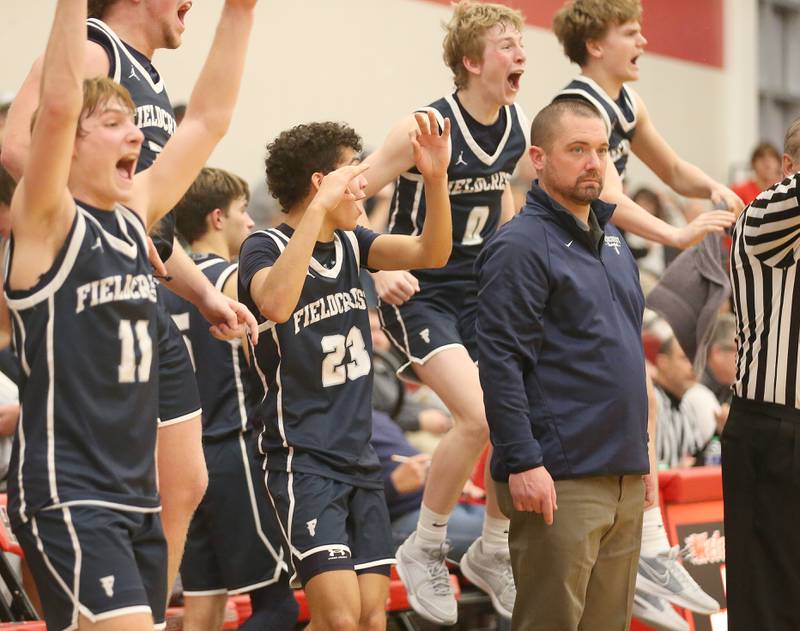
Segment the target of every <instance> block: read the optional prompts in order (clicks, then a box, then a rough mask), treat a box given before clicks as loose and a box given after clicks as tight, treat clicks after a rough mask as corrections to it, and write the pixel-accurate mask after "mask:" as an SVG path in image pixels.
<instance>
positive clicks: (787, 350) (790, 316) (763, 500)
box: [722, 119, 800, 631]
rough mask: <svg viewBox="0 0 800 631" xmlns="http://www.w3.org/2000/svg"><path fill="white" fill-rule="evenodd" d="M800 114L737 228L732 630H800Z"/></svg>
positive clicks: (726, 467)
mask: <svg viewBox="0 0 800 631" xmlns="http://www.w3.org/2000/svg"><path fill="white" fill-rule="evenodd" d="M798 170H800V119H797V120H796V121H795V122H794V123H792V125H791V127H790V128H789V131H788V132H787V133H786V139H785V142H784V155H783V174H784V176H785V179H784V180H783V181H782V182H780V183H778V184H776V185H775V186H773V187H771V188H769V189H767V190H766V191H764V192H763V193H761V194H760V195H759V196H758V197H757V198H756V199H755V200H754V201H753V202H752V203H751V204H750V205H749V206H747V208H745V210H744V212H743V213H742V215H741V216H740V217H739V219H738V221H737V223H736V226H735V228H734V231H733V246H732V250H731V269H730V276H731V284H732V286H733V303H734V309H735V313H736V324H737V337H736V343H737V351H738V352H737V362H738V363H737V374H736V382H735V383H734V385H733V388H734V398H733V402H732V404H731V411H730V416H729V417H728V422H727V424H726V426H725V430H724V432H723V434H722V479H723V490H724V497H725V541H726V563H727V596H728V629H729V630H730V631H745V630H746V631H752V630H753V629H768V630H769V631H783V630H786V631H789V630H796V629H800V606H798V596H799V595H800V530H798V528H800V370H799V369H798V359H799V353H798V343H799V342H800V270H798V260H800V182H798V179H800V173H798Z"/></svg>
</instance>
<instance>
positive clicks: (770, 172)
mask: <svg viewBox="0 0 800 631" xmlns="http://www.w3.org/2000/svg"><path fill="white" fill-rule="evenodd" d="M750 167H751V168H752V169H753V177H752V178H750V179H748V180H744V181H742V182H739V183H737V184H734V185H733V186H731V190H732V191H733V192H734V193H736V194H737V195H738V196H739V197H741V198H742V201H743V202H744V203H745V204H749V203H750V202H752V201H753V200H754V199H755V198H756V197H757V196H758V194H759V193H760V192H761V191H763V190H765V189H767V188H769V187H770V186H772V185H773V184H775V182H778V181H780V179H781V154H780V153H778V150H777V149H776V148H775V145H773V144H772V143H769V142H761V143H759V144H758V145H756V148H755V149H753V153H752V155H751V156H750Z"/></svg>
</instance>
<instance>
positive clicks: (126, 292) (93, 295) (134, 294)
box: [75, 274, 157, 313]
mask: <svg viewBox="0 0 800 631" xmlns="http://www.w3.org/2000/svg"><path fill="white" fill-rule="evenodd" d="M75 293H76V297H77V301H76V304H75V313H80V312H81V311H83V310H84V309H85V308H86V307H96V306H98V305H104V304H106V303H109V302H121V301H123V300H149V301H150V302H156V300H157V294H156V282H155V281H154V280H153V277H152V276H150V275H149V274H136V275H134V274H125V276H124V277H123V276H121V275H120V274H116V275H114V276H106V277H105V278H101V279H100V280H93V281H92V282H90V283H86V284H85V285H81V286H80V287H78V288H77V289H76V290H75ZM87 303H88V304H87Z"/></svg>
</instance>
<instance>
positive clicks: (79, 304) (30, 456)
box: [6, 204, 159, 523]
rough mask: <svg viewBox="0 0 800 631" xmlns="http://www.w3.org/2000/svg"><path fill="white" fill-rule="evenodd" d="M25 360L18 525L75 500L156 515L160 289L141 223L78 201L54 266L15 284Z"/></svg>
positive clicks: (13, 491)
mask: <svg viewBox="0 0 800 631" xmlns="http://www.w3.org/2000/svg"><path fill="white" fill-rule="evenodd" d="M9 250H10V254H9V263H8V266H7V271H6V299H7V301H8V308H9V310H10V312H11V321H12V329H13V337H12V340H13V344H14V350H15V351H16V353H17V356H18V357H19V360H20V365H21V367H22V374H21V379H20V403H21V411H20V422H19V426H18V430H17V434H16V436H15V439H14V445H13V449H12V455H11V464H10V470H9V481H8V488H9V513H10V514H11V517H12V520H15V522H16V523H21V522H24V521H26V520H27V519H28V518H29V517H30V516H31V515H33V514H35V513H36V512H37V511H39V510H42V509H48V508H55V507H60V506H64V505H72V504H95V505H104V506H110V507H112V508H117V509H119V510H134V511H140V512H141V511H157V510H159V508H158V506H159V500H158V494H157V490H156V476H155V461H154V453H155V444H156V417H157V400H158V383H157V376H156V375H157V373H156V367H157V365H158V361H157V360H156V358H154V357H153V346H154V341H157V340H158V335H157V330H156V329H157V327H156V285H155V281H154V280H153V277H152V274H151V267H150V263H149V262H148V260H147V245H146V242H145V230H144V226H143V225H142V222H141V221H140V219H139V218H138V216H136V215H135V214H134V213H132V212H131V211H129V210H127V209H126V208H123V207H122V206H117V207H116V208H115V209H114V210H113V211H102V210H97V209H94V208H90V207H88V206H83V205H81V204H77V212H76V215H75V220H74V222H73V225H72V228H71V230H70V233H69V235H68V237H67V239H66V241H65V243H64V246H63V247H62V249H61V251H60V252H59V254H58V256H57V258H56V261H55V262H54V264H53V266H52V267H51V269H50V270H49V271H48V272H47V273H46V274H43V275H42V277H41V279H40V280H39V282H38V283H37V284H36V286H35V287H33V288H32V289H30V290H25V291H14V290H11V289H8V282H7V281H8V275H9V273H10V266H11V265H13V262H14V261H13V257H14V255H13V240H12V242H11V247H10V248H9Z"/></svg>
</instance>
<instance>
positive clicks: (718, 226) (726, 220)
mask: <svg viewBox="0 0 800 631" xmlns="http://www.w3.org/2000/svg"><path fill="white" fill-rule="evenodd" d="M737 199H738V197H737ZM735 221H736V215H734V214H733V213H731V212H729V211H727V210H710V211H708V212H705V213H701V214H700V215H698V216H697V217H695V218H694V219H693V220H692V221H691V222H689V223H688V224H686V225H685V226H683V227H682V228H679V229H678V231H677V233H676V235H675V243H674V245H675V247H676V248H680V249H681V250H684V249H686V248H690V247H692V246H693V245H696V244H697V243H700V241H702V240H703V239H705V238H706V237H707V236H708V235H709V234H712V233H715V232H722V231H723V230H725V229H726V228H728V227H729V226H731V225H733V223H734V222H735Z"/></svg>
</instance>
